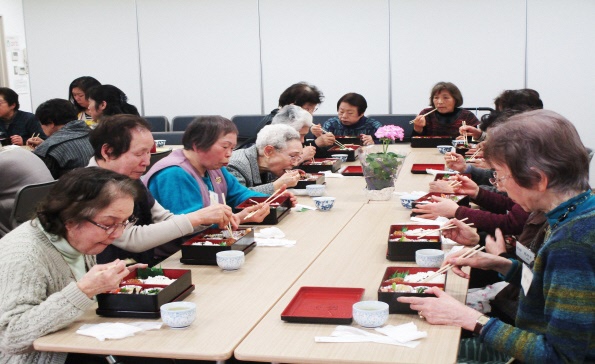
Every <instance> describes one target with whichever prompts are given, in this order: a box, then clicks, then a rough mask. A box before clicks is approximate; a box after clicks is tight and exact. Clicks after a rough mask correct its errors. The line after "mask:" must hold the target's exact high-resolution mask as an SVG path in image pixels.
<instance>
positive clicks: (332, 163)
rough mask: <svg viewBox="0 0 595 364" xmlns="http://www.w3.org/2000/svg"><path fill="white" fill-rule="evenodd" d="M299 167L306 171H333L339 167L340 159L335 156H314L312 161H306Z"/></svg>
mask: <svg viewBox="0 0 595 364" xmlns="http://www.w3.org/2000/svg"><path fill="white" fill-rule="evenodd" d="M299 168H300V169H301V170H302V171H304V172H308V173H317V172H322V171H331V172H333V173H334V172H337V171H338V170H339V168H341V160H340V159H337V158H314V161H311V160H310V161H306V162H304V163H302V164H301V165H300V167H299Z"/></svg>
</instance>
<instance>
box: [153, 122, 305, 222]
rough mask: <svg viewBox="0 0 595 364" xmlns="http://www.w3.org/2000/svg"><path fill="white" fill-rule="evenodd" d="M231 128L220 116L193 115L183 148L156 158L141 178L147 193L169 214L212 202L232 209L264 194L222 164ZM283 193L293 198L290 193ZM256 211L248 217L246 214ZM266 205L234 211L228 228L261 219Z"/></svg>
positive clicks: (228, 148) (233, 132) (226, 157)
mask: <svg viewBox="0 0 595 364" xmlns="http://www.w3.org/2000/svg"><path fill="white" fill-rule="evenodd" d="M237 133H238V131H237V128H236V126H235V125H234V124H233V123H232V122H231V121H230V120H229V119H226V118H223V117H221V116H207V117H201V118H197V119H195V120H194V121H193V122H192V123H191V124H190V125H189V126H188V127H187V128H186V131H185V132H184V136H183V138H182V143H183V145H184V149H178V150H174V151H173V152H172V153H171V154H170V155H168V156H167V157H165V158H163V159H161V160H160V161H159V162H157V163H156V164H155V165H154V166H153V167H152V168H151V169H150V170H149V172H148V173H147V174H146V175H145V176H144V177H143V182H144V183H145V184H146V185H147V187H148V188H149V190H150V191H151V194H152V195H153V197H155V199H156V200H157V201H159V203H160V204H161V205H163V206H164V207H165V208H167V209H169V210H170V211H172V212H173V213H175V214H182V213H186V212H189V211H195V210H198V209H201V208H203V207H207V206H210V205H212V204H217V203H221V204H227V205H229V206H231V207H232V208H233V207H236V206H237V205H239V204H240V203H242V202H244V201H246V200H248V199H249V198H252V197H267V196H268V195H266V194H263V193H260V192H256V191H252V190H250V189H248V188H247V187H245V186H244V185H242V184H240V183H239V182H238V180H237V179H236V178H235V177H234V176H233V175H231V174H230V173H229V172H228V171H227V169H226V168H225V166H226V165H227V164H228V163H229V158H230V157H231V154H232V151H233V148H234V147H235V145H236V142H237ZM283 193H285V194H288V195H289V196H290V198H291V199H292V201H293V202H295V197H294V196H293V195H292V194H290V193H289V192H283ZM253 211H257V213H256V214H254V215H253V216H252V217H249V218H246V215H248V214H249V213H251V212H253ZM269 211H270V209H269V205H268V204H260V205H256V206H252V207H250V208H247V209H244V210H242V211H241V212H239V213H237V214H235V215H234V221H232V224H233V225H234V227H236V226H237V225H239V224H240V223H247V222H261V221H262V220H263V219H264V218H265V217H266V215H268V213H269Z"/></svg>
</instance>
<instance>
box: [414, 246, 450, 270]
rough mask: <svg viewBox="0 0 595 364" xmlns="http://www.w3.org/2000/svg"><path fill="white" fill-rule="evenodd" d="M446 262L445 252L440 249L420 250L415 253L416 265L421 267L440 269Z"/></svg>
mask: <svg viewBox="0 0 595 364" xmlns="http://www.w3.org/2000/svg"><path fill="white" fill-rule="evenodd" d="M443 261H444V252H443V251H442V250H439V249H420V250H418V251H416V252H415V263H417V265H419V266H420V267H427V268H438V267H440V266H441V265H442V262H443Z"/></svg>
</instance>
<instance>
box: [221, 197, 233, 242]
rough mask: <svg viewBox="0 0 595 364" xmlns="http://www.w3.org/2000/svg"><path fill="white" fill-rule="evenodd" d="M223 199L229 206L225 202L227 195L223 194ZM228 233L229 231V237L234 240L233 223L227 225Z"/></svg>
mask: <svg viewBox="0 0 595 364" xmlns="http://www.w3.org/2000/svg"><path fill="white" fill-rule="evenodd" d="M221 199H222V200H223V204H224V205H227V202H225V194H223V193H222V194H221ZM227 231H229V237H230V238H232V239H233V229H232V228H231V222H228V223H227Z"/></svg>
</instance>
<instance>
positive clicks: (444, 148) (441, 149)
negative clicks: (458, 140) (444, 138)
mask: <svg viewBox="0 0 595 364" xmlns="http://www.w3.org/2000/svg"><path fill="white" fill-rule="evenodd" d="M436 148H438V151H439V152H440V154H446V153H447V152H451V151H452V145H438V146H437V147H436Z"/></svg>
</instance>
